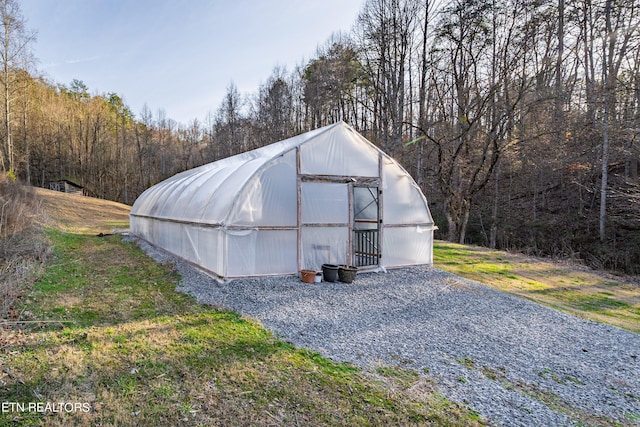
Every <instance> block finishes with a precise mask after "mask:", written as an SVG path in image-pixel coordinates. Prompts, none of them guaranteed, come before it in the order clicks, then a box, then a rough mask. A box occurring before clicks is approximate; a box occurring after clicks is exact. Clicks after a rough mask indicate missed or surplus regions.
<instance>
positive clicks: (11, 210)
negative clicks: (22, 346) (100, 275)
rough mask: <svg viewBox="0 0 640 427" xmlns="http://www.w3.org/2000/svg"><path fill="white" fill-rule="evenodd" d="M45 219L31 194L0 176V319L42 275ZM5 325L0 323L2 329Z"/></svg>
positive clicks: (9, 313)
mask: <svg viewBox="0 0 640 427" xmlns="http://www.w3.org/2000/svg"><path fill="white" fill-rule="evenodd" d="M44 218H45V215H44V213H43V211H42V209H41V205H40V202H39V200H38V198H37V197H36V196H35V195H34V193H33V191H32V190H31V189H30V188H28V187H24V186H22V185H20V184H19V183H17V182H15V181H13V180H11V179H9V178H8V177H7V175H6V174H0V318H2V319H6V318H15V317H16V316H17V313H15V309H14V308H13V307H14V305H15V303H16V301H17V300H19V299H20V298H21V297H22V296H23V295H24V294H25V292H26V291H27V289H28V288H29V287H30V286H31V284H32V283H33V282H34V280H35V279H36V278H37V277H38V275H39V274H40V273H41V271H42V266H43V263H44V261H45V260H46V259H47V257H48V255H49V253H50V249H49V244H48V242H47V239H46V237H45V235H44V233H43V231H42V229H41V227H40V225H39V224H40V223H42V222H43V221H44ZM3 323H6V321H5V322H0V326H2V324H3Z"/></svg>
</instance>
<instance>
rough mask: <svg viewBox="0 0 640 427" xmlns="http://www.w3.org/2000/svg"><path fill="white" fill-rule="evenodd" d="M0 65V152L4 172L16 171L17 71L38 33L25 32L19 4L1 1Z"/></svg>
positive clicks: (0, 161) (14, 0)
mask: <svg viewBox="0 0 640 427" xmlns="http://www.w3.org/2000/svg"><path fill="white" fill-rule="evenodd" d="M0 19H1V20H2V26H1V27H0V42H1V43H2V46H1V47H0V61H2V64H1V65H2V76H1V78H0V84H1V85H2V88H3V95H4V117H3V131H4V144H3V149H2V150H1V151H0V163H2V169H3V170H13V168H14V155H15V153H14V142H13V129H12V108H13V101H14V99H15V96H16V89H15V88H16V85H15V80H16V78H17V70H18V68H19V66H20V65H23V64H24V63H25V59H26V58H27V57H28V55H29V53H30V52H29V43H31V42H32V41H33V40H35V38H36V33H35V32H29V31H28V30H27V29H26V28H25V20H24V18H23V17H22V13H21V10H20V5H19V3H18V2H17V1H16V0H0Z"/></svg>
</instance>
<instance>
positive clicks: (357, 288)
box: [130, 238, 640, 426]
mask: <svg viewBox="0 0 640 427" xmlns="http://www.w3.org/2000/svg"><path fill="white" fill-rule="evenodd" d="M130 239H132V240H135V239H134V238H130ZM137 242H138V244H140V246H141V247H142V248H143V249H144V250H145V251H146V252H147V253H148V254H149V255H150V256H152V257H153V258H154V259H156V260H157V261H159V262H163V263H173V264H174V265H175V266H176V268H177V270H178V272H179V273H180V274H181V275H182V281H181V283H180V284H179V286H178V288H177V290H178V291H180V292H184V293H187V294H189V295H192V296H194V297H195V298H196V300H197V301H198V302H199V303H202V304H210V305H213V306H216V307H221V308H225V309H230V310H233V311H236V312H238V313H241V314H243V315H247V316H250V317H253V318H255V319H258V320H259V321H260V322H261V323H262V324H263V325H264V326H265V327H266V328H268V329H270V330H271V331H273V332H274V334H275V335H276V336H278V337H279V338H281V339H282V340H285V341H288V342H290V343H292V344H294V345H295V346H298V347H302V348H307V349H311V350H315V351H318V352H320V353H321V354H322V355H324V356H326V357H329V358H331V359H333V360H335V361H338V362H351V363H353V364H355V365H357V366H359V367H361V368H363V369H364V370H370V371H374V370H375V369H376V368H378V367H379V366H381V365H387V366H401V367H404V368H410V369H415V370H416V371H417V372H419V373H421V374H423V375H426V376H429V377H430V378H432V379H434V380H435V381H436V382H437V383H438V385H439V391H440V392H441V393H442V394H443V395H445V396H446V397H448V398H449V399H451V400H454V401H457V402H461V403H463V404H465V405H467V406H469V407H470V408H472V409H474V410H476V411H477V412H478V413H479V414H480V415H481V416H483V417H484V418H486V419H487V420H489V421H490V422H491V423H493V424H496V425H505V426H541V425H584V421H582V422H581V421H579V418H581V419H582V420H584V419H588V420H589V422H588V424H592V423H595V424H598V418H599V417H602V418H605V419H608V420H614V421H617V422H620V423H623V424H625V425H636V424H640V423H639V422H638V420H639V418H640V361H639V360H638V359H639V358H640V336H639V335H637V334H634V333H632V332H628V331H625V330H623V329H619V328H616V327H614V326H609V325H606V324H602V323H597V322H592V321H588V320H583V319H579V318H577V317H575V316H572V315H569V314H566V313H563V312H560V311H557V310H553V309H550V308H547V307H544V306H542V305H539V304H536V303H533V302H530V301H527V300H525V299H522V298H519V297H517V296H513V295H510V294H507V293H504V292H500V291H497V290H494V289H491V288H489V287H487V286H484V285H482V284H480V283H477V282H473V281H470V280H466V279H463V278H460V277H458V276H455V275H453V274H450V273H447V272H444V271H441V270H438V269H436V268H433V267H427V266H420V267H409V268H402V269H396V270H389V271H388V272H386V273H366V274H358V276H357V278H356V280H355V281H354V282H353V283H352V284H344V283H328V282H322V283H314V284H306V283H303V282H301V281H300V279H298V278H297V277H293V276H288V277H264V278H259V279H238V280H232V281H229V282H222V283H221V282H219V281H217V280H216V279H214V278H212V277H210V276H208V275H207V274H205V273H203V272H201V271H200V270H198V269H196V268H194V267H193V266H191V265H189V264H188V263H185V262H183V261H181V260H178V259H176V258H173V257H172V256H170V255H168V254H167V253H166V252H164V251H161V250H158V249H156V248H154V247H152V246H150V245H149V244H147V243H146V242H142V241H137ZM425 372H426V374H425ZM578 417H579V418H578ZM585 417H586V418H585ZM634 423H635V424H634Z"/></svg>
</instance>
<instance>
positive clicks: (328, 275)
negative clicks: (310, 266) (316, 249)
mask: <svg viewBox="0 0 640 427" xmlns="http://www.w3.org/2000/svg"><path fill="white" fill-rule="evenodd" d="M322 276H323V277H324V281H325V282H335V281H337V280H338V266H337V265H333V264H322Z"/></svg>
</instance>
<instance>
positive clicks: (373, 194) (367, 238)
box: [353, 186, 380, 267]
mask: <svg viewBox="0 0 640 427" xmlns="http://www.w3.org/2000/svg"><path fill="white" fill-rule="evenodd" d="M379 260H380V192H379V191H378V187H360V186H354V187H353V263H354V265H355V266H356V267H366V266H372V265H378V264H379Z"/></svg>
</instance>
